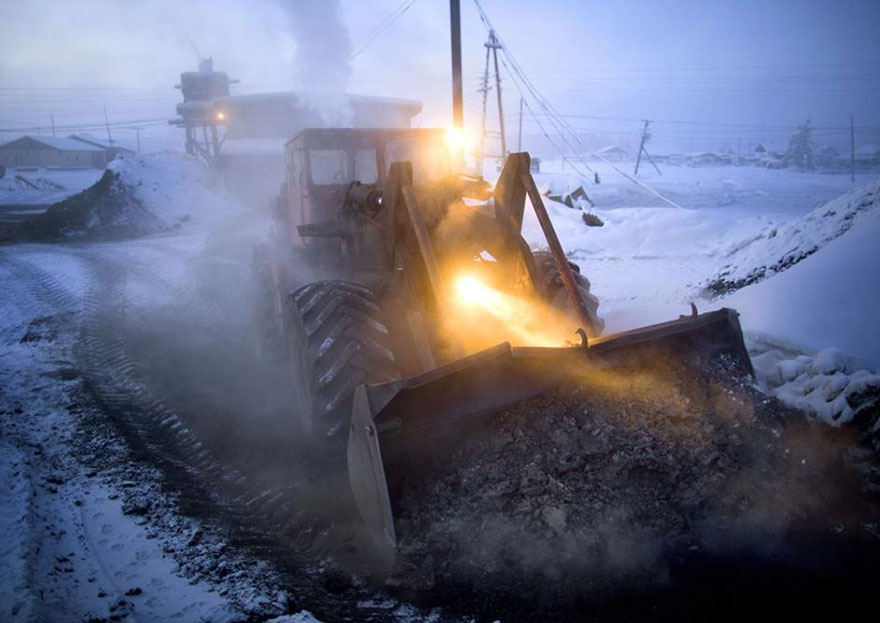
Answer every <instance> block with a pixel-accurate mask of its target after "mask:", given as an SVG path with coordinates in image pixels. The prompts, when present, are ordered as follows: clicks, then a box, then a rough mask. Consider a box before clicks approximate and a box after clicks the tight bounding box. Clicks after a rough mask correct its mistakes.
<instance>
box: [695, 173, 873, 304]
mask: <svg viewBox="0 0 880 623" xmlns="http://www.w3.org/2000/svg"><path fill="white" fill-rule="evenodd" d="M878 205H880V179H875V180H874V181H872V182H870V183H868V184H866V185H864V186H862V187H860V188H856V189H854V190H851V191H850V192H848V193H845V194H843V195H841V196H840V197H838V198H836V199H833V200H831V201H829V202H828V203H826V204H824V205H822V206H820V207H818V208H816V209H815V210H813V211H812V212H810V213H809V214H807V215H805V216H803V217H801V218H798V219H795V220H793V221H791V222H789V223H786V224H784V225H781V226H770V227H768V228H767V229H765V230H764V231H762V232H761V233H760V234H759V235H758V236H756V237H755V238H752V239H745V240H743V241H741V242H738V243H735V244H732V245H731V246H730V247H729V248H728V249H727V250H726V251H724V254H725V256H726V257H727V258H728V259H729V262H727V263H726V264H725V265H724V266H723V267H722V268H721V270H720V271H719V272H718V274H717V275H715V276H714V277H713V278H712V279H711V280H710V281H709V283H708V285H707V289H708V290H709V291H710V292H712V293H715V294H725V293H728V292H732V291H734V290H738V289H739V288H742V287H745V286H747V285H749V284H752V283H756V282H758V281H761V280H763V279H766V278H767V277H770V276H772V275H774V274H776V273H778V272H781V271H783V270H786V269H787V268H789V267H791V266H794V265H795V264H797V263H798V262H800V261H802V260H803V259H805V258H807V257H809V256H810V255H812V254H813V253H815V252H816V251H818V250H819V249H820V248H822V247H823V246H824V245H826V244H828V243H829V242H831V241H832V240H835V239H836V238H839V237H840V236H842V235H843V234H845V233H846V232H847V231H849V230H850V228H852V227H853V225H854V224H855V223H856V221H857V219H858V218H859V216H860V215H861V214H864V213H876V211H877V207H878Z"/></svg>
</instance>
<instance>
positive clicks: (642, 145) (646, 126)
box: [633, 119, 651, 175]
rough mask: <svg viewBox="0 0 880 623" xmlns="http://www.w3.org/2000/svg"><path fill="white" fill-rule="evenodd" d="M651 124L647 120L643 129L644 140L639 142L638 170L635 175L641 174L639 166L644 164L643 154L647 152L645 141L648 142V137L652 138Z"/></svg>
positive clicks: (634, 172)
mask: <svg viewBox="0 0 880 623" xmlns="http://www.w3.org/2000/svg"><path fill="white" fill-rule="evenodd" d="M649 123H651V122H650V121H648V120H647V119H646V120H645V126H644V127H643V128H642V139H641V141H640V142H639V155H638V156H636V168H635V170H634V171H633V175H638V174H639V165H640V164H641V163H642V152H643V151H644V150H645V141H647V140H648V137H649V136H650V135H649V134H648V124H649Z"/></svg>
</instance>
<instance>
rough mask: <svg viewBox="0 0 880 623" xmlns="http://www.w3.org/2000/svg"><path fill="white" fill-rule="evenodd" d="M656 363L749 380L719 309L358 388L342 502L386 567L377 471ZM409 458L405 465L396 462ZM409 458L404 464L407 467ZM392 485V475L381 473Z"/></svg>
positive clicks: (735, 324)
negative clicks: (489, 418) (350, 506)
mask: <svg viewBox="0 0 880 623" xmlns="http://www.w3.org/2000/svg"><path fill="white" fill-rule="evenodd" d="M657 353H663V354H664V356H672V357H676V358H684V359H690V360H691V362H692V363H693V364H694V365H696V366H700V367H702V366H705V365H707V364H709V363H711V362H712V361H715V360H718V359H719V358H726V359H727V360H728V361H729V362H730V363H733V364H734V365H737V366H739V369H740V370H742V371H744V372H746V373H748V374H752V367H751V362H750V361H749V358H748V353H747V352H746V349H745V345H744V343H743V336H742V330H741V328H740V325H739V319H738V314H737V313H736V312H735V311H733V310H731V309H721V310H718V311H715V312H709V313H706V314H700V315H698V314H694V315H691V316H682V317H680V318H679V319H678V320H674V321H671V322H665V323H661V324H657V325H651V326H647V327H642V328H640V329H635V330H633V331H626V332H623V333H617V334H613V335H609V336H603V337H600V338H596V339H594V340H590V344H589V347H583V346H579V347H567V348H543V347H512V346H511V345H510V344H509V343H507V342H504V343H502V344H499V345H497V346H494V347H492V348H489V349H487V350H484V351H481V352H478V353H475V354H473V355H469V356H467V357H464V358H462V359H459V360H457V361H454V362H452V363H450V364H447V365H444V366H441V367H439V368H436V369H434V370H431V371H430V372H427V373H425V374H422V375H419V376H416V377H412V378H408V379H401V380H398V381H393V382H390V383H385V384H382V385H371V386H361V387H359V388H358V389H357V390H356V392H355V397H354V404H353V408H352V418H351V427H350V430H349V436H348V473H349V481H350V484H351V489H352V494H353V496H354V500H355V503H356V505H357V508H358V510H359V512H360V515H361V517H362V519H363V521H364V523H365V524H366V528H367V530H368V532H369V533H370V535H371V537H372V541H373V543H374V544H375V546H376V548H377V550H378V552H377V553H378V555H379V558H380V559H381V560H382V561H384V563H385V565H389V566H390V564H391V563H393V560H394V551H395V548H396V546H397V537H396V533H395V528H394V513H393V505H392V496H391V493H390V491H391V489H390V488H389V482H390V481H389V479H388V477H387V474H386V471H387V469H388V465H389V461H390V463H392V464H393V465H394V466H395V469H397V470H400V471H403V472H409V471H413V470H414V469H417V468H418V466H419V464H420V462H421V461H423V460H424V459H425V457H426V455H427V453H428V452H431V453H435V454H436V453H437V452H438V450H439V451H440V452H441V453H442V452H443V451H444V449H445V443H446V440H455V439H456V438H458V440H459V441H460V438H461V436H462V435H466V434H467V425H468V424H469V423H472V422H475V421H477V420H481V419H484V418H481V417H480V416H484V415H487V414H491V413H494V412H497V411H499V410H501V409H503V408H505V407H508V406H511V405H513V404H515V403H517V402H520V401H523V400H526V399H529V398H532V397H534V396H537V395H539V394H541V393H543V392H545V391H547V390H549V389H551V388H552V387H554V386H556V385H558V384H559V383H561V382H562V381H563V380H564V379H565V378H566V377H567V376H568V375H570V374H572V373H575V372H577V373H581V374H583V373H586V374H589V370H590V368H591V367H595V366H612V367H617V366H623V365H626V364H627V362H632V361H640V360H644V359H646V358H650V357H657V356H658V355H657ZM405 454H409V455H410V458H409V460H408V461H405V462H400V461H399V460H398V457H400V456H401V455H405ZM413 455H414V458H413ZM391 475H392V476H394V474H391Z"/></svg>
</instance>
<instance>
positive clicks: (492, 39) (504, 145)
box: [489, 30, 507, 158]
mask: <svg viewBox="0 0 880 623" xmlns="http://www.w3.org/2000/svg"><path fill="white" fill-rule="evenodd" d="M489 44H490V45H491V46H492V58H493V59H494V61H495V95H496V96H497V97H498V126H499V131H500V132H501V157H502V158H505V157H506V156H507V137H506V136H505V135H504V106H503V105H502V103H501V74H500V73H499V71H498V48H500V47H501V43H500V42H499V41H498V38H497V37H496V36H495V31H494V30H492V31H489Z"/></svg>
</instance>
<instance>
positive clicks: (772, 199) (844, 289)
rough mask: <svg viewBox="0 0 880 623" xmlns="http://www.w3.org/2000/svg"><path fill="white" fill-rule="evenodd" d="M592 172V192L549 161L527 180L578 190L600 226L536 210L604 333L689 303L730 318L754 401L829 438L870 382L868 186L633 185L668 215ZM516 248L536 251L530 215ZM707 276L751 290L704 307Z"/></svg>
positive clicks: (873, 206)
mask: <svg viewBox="0 0 880 623" xmlns="http://www.w3.org/2000/svg"><path fill="white" fill-rule="evenodd" d="M591 166H592V168H594V169H595V170H597V171H598V172H599V174H600V177H601V179H602V183H601V184H600V185H595V184H592V183H590V182H589V180H584V179H582V178H581V177H579V176H577V175H573V174H572V173H571V172H570V171H569V172H568V173H564V172H563V171H562V170H561V169H562V167H561V165H560V163H558V162H557V163H552V162H551V163H548V166H546V167H544V172H542V173H541V174H538V175H536V181H537V183H538V185H539V187H542V188H546V189H547V190H548V191H550V192H563V193H564V192H566V191H568V190H569V189H571V188H573V187H576V186H577V185H579V184H584V185H585V188H586V189H587V192H588V193H590V195H591V197H592V198H593V199H594V201H595V202H596V207H595V208H590V209H589V211H590V212H592V213H595V214H596V215H597V216H599V218H601V219H602V220H603V221H604V222H605V225H604V226H603V227H586V226H585V225H584V223H583V222H582V218H581V214H582V213H581V211H580V210H577V209H570V208H567V207H566V206H564V205H562V204H560V203H557V202H554V201H551V200H548V199H546V198H545V205H546V207H547V210H548V212H549V213H550V215H551V218H552V220H553V223H554V227H555V229H556V231H557V234H558V236H559V238H560V240H561V242H562V246H563V248H564V249H565V250H566V252H567V253H568V254H569V256H570V257H571V258H572V260H573V261H575V262H577V263H578V264H579V265H580V266H581V269H582V272H583V273H584V274H585V275H586V276H587V277H588V278H589V279H590V281H591V284H592V292H593V293H594V294H595V295H597V296H598V297H599V300H600V302H601V304H600V308H599V313H600V315H602V317H603V318H604V319H605V321H606V332H615V331H621V330H626V329H631V328H634V327H637V326H641V325H645V324H650V323H656V322H662V321H666V320H670V319H673V318H676V317H677V316H678V315H679V314H683V313H688V305H689V303H690V302H691V301H693V302H695V303H696V304H697V306H698V308H699V309H700V310H701V311H707V310H710V309H716V308H719V307H722V306H724V307H732V308H734V309H736V310H738V311H739V312H740V314H741V323H742V326H743V330H744V332H745V334H746V339H747V344H748V346H749V348H750V352H751V354H752V357H753V359H754V363H755V368H756V373H757V376H758V381H759V382H760V383H761V385H762V387H763V388H764V389H765V390H766V391H768V392H769V393H771V394H773V395H775V396H777V397H779V398H781V399H782V400H784V401H785V402H787V403H788V404H790V405H792V406H794V407H797V408H800V409H804V410H806V411H807V412H809V413H812V414H814V415H815V416H816V417H818V418H819V419H821V420H823V421H826V422H828V423H830V424H834V425H839V424H841V423H844V422H847V421H849V420H851V419H852V418H853V417H856V416H857V413H858V411H859V410H860V409H862V408H864V407H866V406H867V403H866V402H865V400H866V398H865V395H866V394H869V393H870V390H871V389H872V388H874V391H875V392H876V387H877V377H876V376H875V375H874V371H877V370H880V331H878V330H877V329H876V313H875V310H876V309H878V306H880V245H878V244H877V241H878V240H880V210H878V209H877V197H878V193H880V179H878V178H877V177H876V173H875V174H874V175H873V176H871V175H860V176H859V178H858V182H857V184H856V185H855V187H853V185H852V183H851V182H850V180H849V177H848V176H845V175H827V174H813V173H800V172H795V171H791V170H773V171H770V170H767V169H763V168H758V167H748V166H746V167H733V166H727V167H706V168H700V169H694V168H689V167H678V166H670V165H664V166H663V168H662V171H663V176H662V177H659V176H657V175H656V174H654V175H653V176H651V177H650V178H648V179H647V180H646V181H647V182H648V183H649V184H650V185H652V186H653V187H655V188H656V189H657V190H659V191H660V192H661V193H663V194H665V195H667V196H669V197H670V198H671V199H673V200H674V201H675V202H676V203H679V204H681V205H682V206H684V208H685V209H675V208H671V207H657V205H658V203H659V200H657V199H656V198H652V197H649V196H648V195H647V194H646V193H645V192H644V191H642V190H641V189H639V188H638V187H636V186H634V185H633V184H631V183H629V182H627V181H626V180H624V179H623V178H622V177H620V176H619V175H618V174H616V173H614V172H613V171H612V170H611V169H610V168H607V166H606V168H605V169H602V165H596V164H592V163H591ZM569 169H570V167H569ZM640 177H641V176H640ZM523 235H524V236H525V238H526V240H528V241H529V243H530V244H531V245H532V246H533V247H543V248H546V242H545V241H544V236H543V233H542V232H541V229H540V226H539V224H538V222H537V219H536V218H535V217H534V214H533V211H532V210H531V209H530V208H529V207H527V209H526V216H525V220H524V224H523ZM719 275H724V279H726V280H728V281H730V282H737V281H740V282H741V283H740V284H739V285H741V284H742V283H751V284H752V285H748V286H747V287H743V288H742V289H740V290H738V291H737V292H734V293H733V294H730V295H729V296H726V297H724V298H714V295H713V293H712V292H711V291H707V289H706V286H707V284H709V283H712V282H717V281H718V276H719ZM831 353H839V355H835V356H832V355H831ZM829 360H830V361H831V362H832V363H829ZM841 361H845V364H842V363H840V362H841Z"/></svg>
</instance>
